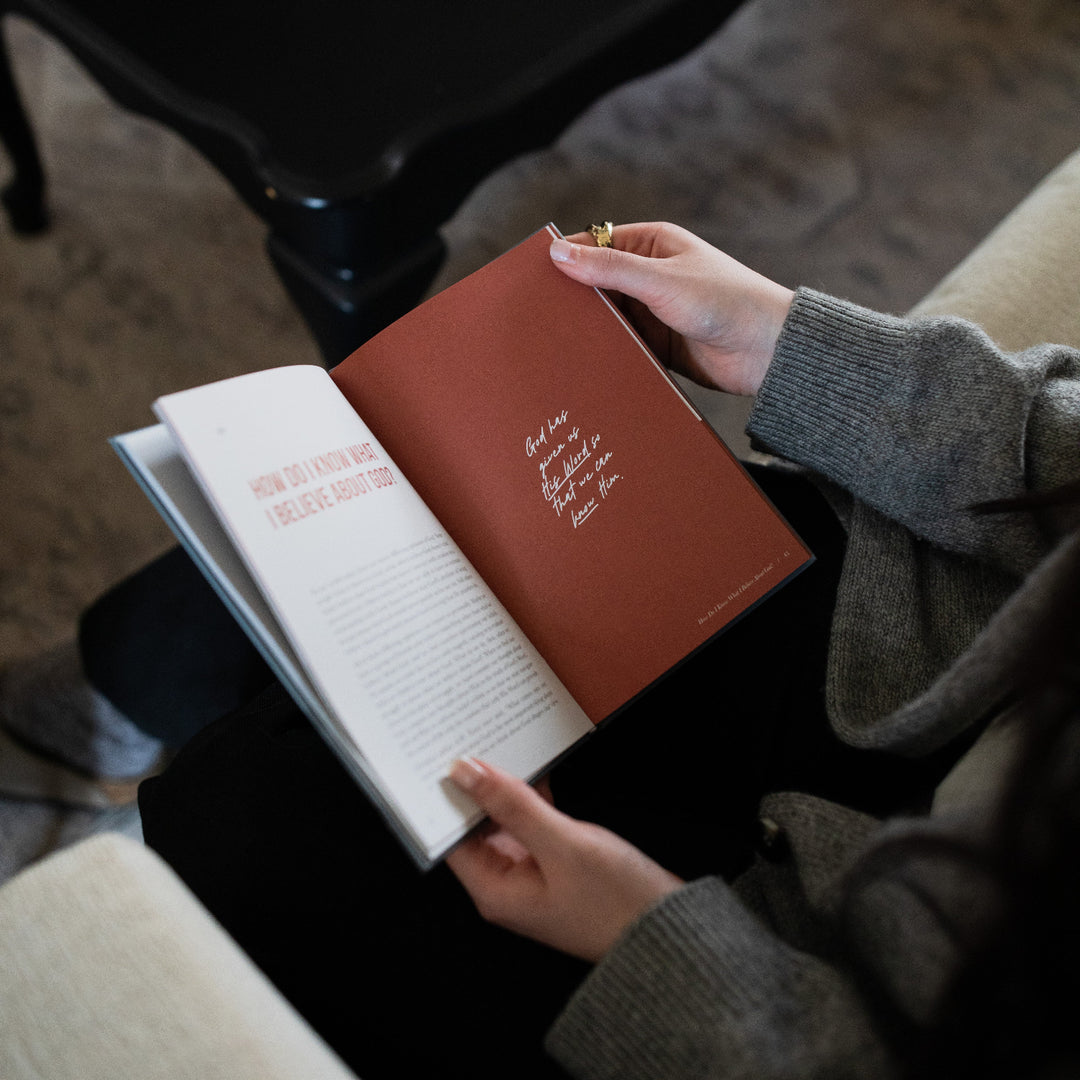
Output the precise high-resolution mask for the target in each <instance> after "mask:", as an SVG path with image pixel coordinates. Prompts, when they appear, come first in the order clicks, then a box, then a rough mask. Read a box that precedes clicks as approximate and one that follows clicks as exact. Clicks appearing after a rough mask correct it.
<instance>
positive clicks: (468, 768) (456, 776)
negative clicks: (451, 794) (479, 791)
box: [447, 757, 484, 791]
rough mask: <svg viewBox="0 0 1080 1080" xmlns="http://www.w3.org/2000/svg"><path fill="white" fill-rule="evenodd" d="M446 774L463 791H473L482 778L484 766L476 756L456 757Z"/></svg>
mask: <svg viewBox="0 0 1080 1080" xmlns="http://www.w3.org/2000/svg"><path fill="white" fill-rule="evenodd" d="M447 775H448V776H449V777H450V779H451V780H453V781H454V783H455V784H457V786H458V787H459V788H461V789H462V790H463V791H474V790H475V789H476V786H477V785H478V784H479V783H480V781H481V780H483V779H484V767H483V765H481V764H480V762H479V761H477V760H476V758H468V757H467V758H458V759H457V761H455V762H454V763H453V765H451V766H450V771H449V773H447Z"/></svg>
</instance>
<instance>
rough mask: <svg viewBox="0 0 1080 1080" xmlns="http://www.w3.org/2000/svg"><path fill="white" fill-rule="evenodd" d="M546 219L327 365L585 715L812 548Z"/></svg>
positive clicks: (784, 574)
mask: <svg viewBox="0 0 1080 1080" xmlns="http://www.w3.org/2000/svg"><path fill="white" fill-rule="evenodd" d="M553 235H555V232H554V230H552V229H551V228H550V227H549V229H547V230H542V231H541V232H539V233H537V234H535V235H534V236H532V237H531V238H529V239H528V240H526V241H525V242H524V243H522V244H520V245H519V246H518V247H516V248H514V249H513V250H512V251H510V252H508V253H507V254H506V255H503V256H501V257H500V258H499V259H497V260H495V262H493V263H490V264H489V265H488V266H486V267H484V268H483V269H482V270H480V271H477V272H476V273H475V274H472V275H471V276H470V277H468V278H465V279H464V280H462V281H461V282H459V283H457V284H456V285H453V286H451V287H450V288H449V289H447V290H446V291H444V292H443V293H440V294H439V295H437V296H435V297H433V298H432V299H431V300H429V301H428V302H427V303H425V304H424V305H422V306H421V307H420V308H418V309H416V310H415V311H413V312H412V313H410V314H409V315H407V316H405V318H403V319H401V320H400V321H399V322H397V323H395V324H394V325H393V326H391V327H389V328H388V329H387V330H385V331H383V332H382V333H381V334H379V335H377V336H376V337H375V338H373V339H372V340H371V341H369V342H368V343H366V344H365V345H364V346H362V347H361V348H360V349H359V350H358V351H357V352H356V353H354V354H353V355H352V356H351V357H349V358H348V359H347V360H346V361H345V362H344V363H342V364H340V365H339V366H338V367H337V368H335V369H334V371H333V372H332V375H333V376H334V379H335V381H336V382H337V383H338V385H339V386H340V387H341V388H342V391H343V393H344V394H345V396H346V397H347V398H348V399H349V401H350V402H351V403H352V404H353V406H354V407H355V408H356V409H357V411H358V412H359V413H360V414H361V415H363V416H364V418H365V420H366V421H367V423H368V424H369V425H370V427H371V429H372V431H374V432H375V434H376V435H377V436H378V437H379V438H380V439H382V440H383V442H384V445H386V446H387V448H388V449H389V451H390V452H391V453H392V454H393V455H394V457H395V459H396V460H397V461H398V464H399V465H400V466H401V468H402V469H403V470H404V471H405V473H406V474H407V475H408V476H409V478H410V480H411V481H412V483H413V484H414V485H415V486H416V488H417V490H418V491H419V492H420V494H421V495H422V497H423V498H424V500H425V501H426V502H427V504H428V505H429V506H430V507H431V508H432V509H433V510H434V511H435V513H436V514H437V516H438V517H439V519H440V520H441V521H442V522H443V524H444V525H445V526H446V527H447V530H448V531H449V532H450V534H451V535H452V536H453V537H454V539H455V541H456V542H457V543H458V545H459V546H460V547H461V548H462V550H463V551H464V552H465V554H466V555H467V556H468V558H469V559H470V561H471V562H472V563H473V564H474V565H475V566H476V567H477V569H478V570H479V571H480V572H481V574H482V575H483V577H484V579H485V580H486V581H487V582H488V583H489V584H490V585H491V586H492V588H493V589H494V591H495V593H496V594H497V595H498V596H499V598H500V600H501V601H502V602H503V604H505V605H506V607H507V609H508V610H509V611H510V612H511V614H512V615H513V616H514V618H515V620H516V621H517V622H518V624H519V625H520V626H521V627H522V628H523V629H524V630H525V631H526V632H527V634H528V635H529V637H530V639H531V640H532V641H533V643H534V644H535V645H536V646H537V648H538V649H539V651H540V652H541V653H542V654H543V655H544V656H545V658H546V659H547V660H548V662H549V663H550V664H551V666H552V668H553V669H554V670H555V672H556V673H557V674H558V676H559V677H560V679H562V681H563V682H564V683H565V684H566V686H567V687H568V688H569V689H570V691H571V693H572V694H573V695H574V697H575V699H576V700H577V701H578V702H579V703H580V704H581V705H582V707H583V708H584V710H585V712H586V713H587V714H588V715H589V717H590V718H591V719H592V720H594V721H595V722H599V721H600V720H602V719H604V718H605V717H607V716H609V715H610V714H612V713H613V712H614V711H616V710H617V709H619V708H620V707H621V706H622V705H624V704H625V703H626V702H627V701H629V700H630V699H631V698H633V697H634V696H635V695H636V694H638V693H640V692H641V691H643V690H644V689H645V688H646V687H647V686H649V685H650V684H651V683H652V682H653V681H655V680H656V679H658V678H660V677H661V676H662V675H663V674H664V673H665V672H666V671H667V670H669V669H670V668H671V667H672V666H673V665H675V664H677V663H678V662H679V661H681V660H682V659H683V658H685V657H686V656H687V655H688V654H689V653H691V652H693V651H694V650H695V649H696V648H698V647H699V646H700V645H702V644H703V643H704V642H705V641H707V640H708V639H709V638H711V637H712V636H713V635H714V634H715V633H716V632H717V631H719V630H720V629H722V628H723V627H724V626H726V625H728V624H729V623H730V622H731V621H732V620H733V619H735V618H738V617H739V616H740V615H742V614H743V613H744V612H746V611H747V610H749V608H751V607H752V606H754V605H755V604H757V603H758V602H760V601H761V600H762V599H763V598H764V597H765V596H767V595H768V594H769V593H770V592H771V591H772V590H773V589H775V588H777V587H778V586H780V585H781V584H783V582H784V581H786V580H788V579H789V578H790V577H791V576H792V575H793V574H794V573H796V572H797V571H798V570H799V569H800V568H801V567H802V566H804V565H806V563H807V562H808V560H809V559H810V555H809V553H808V552H807V550H806V549H805V547H804V546H803V545H802V543H801V542H800V541H799V539H798V537H797V536H796V535H795V534H794V533H793V532H792V531H791V529H790V528H789V527H788V526H787V524H786V523H785V522H784V521H783V520H782V518H780V517H779V515H778V514H777V513H776V512H775V510H774V509H773V507H772V506H771V505H770V504H769V503H768V501H767V500H766V499H765V498H764V496H763V495H762V494H761V492H760V491H759V490H758V488H757V487H756V486H755V485H754V483H753V482H752V480H751V479H750V478H749V476H748V475H747V474H746V472H745V470H744V469H743V468H742V467H741V465H740V464H739V463H738V462H737V461H736V460H735V458H734V457H733V455H732V454H731V453H730V451H728V449H727V447H725V446H724V445H723V443H722V442H721V441H720V440H719V438H718V437H717V436H716V434H715V433H714V432H713V431H712V429H711V428H710V427H709V426H708V425H707V424H706V423H705V422H704V421H703V420H702V419H701V417H700V416H699V415H698V414H697V412H696V411H695V410H694V409H693V408H692V406H691V405H690V404H689V402H688V401H687V400H686V398H685V397H684V396H683V395H682V393H681V392H680V391H679V390H678V388H677V387H676V386H675V384H674V383H673V381H672V380H671V378H670V377H669V375H668V374H667V373H666V372H665V371H664V370H663V368H662V367H661V366H660V365H659V364H658V363H657V362H656V360H655V359H654V358H653V357H652V356H651V354H650V353H649V352H648V350H647V349H646V348H645V346H644V345H643V344H642V343H641V341H640V340H639V339H638V337H637V335H636V334H635V333H634V332H633V331H632V330H631V329H630V327H629V325H628V324H627V323H626V322H625V321H624V320H623V318H622V316H621V315H620V314H619V312H618V311H617V310H616V309H615V308H614V307H613V306H612V305H611V303H610V302H609V301H608V299H607V298H606V297H605V296H604V295H603V294H602V293H600V292H599V291H598V290H595V289H591V288H589V287H587V286H584V285H581V284H579V283H577V282H574V281H572V280H570V279H569V278H567V277H566V276H565V275H564V274H562V273H561V272H560V271H559V270H558V269H557V268H556V267H555V266H554V265H552V263H551V260H550V258H549V256H548V247H549V245H550V242H551V238H552V236H553Z"/></svg>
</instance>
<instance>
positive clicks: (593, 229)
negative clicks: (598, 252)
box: [589, 221, 615, 247]
mask: <svg viewBox="0 0 1080 1080" xmlns="http://www.w3.org/2000/svg"><path fill="white" fill-rule="evenodd" d="M614 231H615V226H614V225H613V224H612V223H611V222H610V221H605V222H604V223H603V224H602V225H590V226H589V232H590V233H592V238H593V239H594V240H595V241H596V246H597V247H611V234H612V233H613V232H614Z"/></svg>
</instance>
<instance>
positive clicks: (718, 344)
mask: <svg viewBox="0 0 1080 1080" xmlns="http://www.w3.org/2000/svg"><path fill="white" fill-rule="evenodd" d="M613 243H614V246H613V247H606V248H601V247H596V246H595V243H594V241H593V240H592V238H591V237H590V236H589V234H588V233H578V234H577V235H575V236H571V237H569V238H568V239H567V240H554V241H553V242H552V244H551V258H552V260H553V261H554V263H555V265H556V266H558V267H559V269H560V270H562V271H563V272H564V273H565V274H567V275H569V276H570V277H572V278H574V279H575V280H577V281H582V282H584V283H586V284H587V285H595V286H598V287H599V288H601V289H608V290H612V291H614V292H619V293H622V294H623V296H624V297H626V298H627V301H628V302H627V303H626V304H625V305H624V306H625V307H626V308H627V314H628V315H629V316H630V318H631V320H632V321H633V323H634V325H635V326H636V327H637V329H638V332H639V333H640V334H641V336H642V337H643V338H644V339H645V341H646V343H647V344H648V346H649V347H650V348H651V349H652V350H653V352H654V353H656V355H657V356H658V357H659V358H660V360H661V361H662V362H664V363H665V364H667V365H668V367H671V368H673V369H674V370H676V371H679V372H681V373H682V374H684V375H686V376H688V377H689V378H691V379H693V380H694V381H695V382H699V383H701V384H702V385H703V386H709V387H713V388H715V389H717V390H724V391H726V392H727V393H730V394H747V395H752V394H756V393H757V391H758V387H760V386H761V381H762V379H763V378H764V377H765V371H766V369H767V368H768V366H769V362H770V361H771V360H772V355H773V351H774V350H775V348H776V341H777V338H778V337H779V335H780V328H781V327H782V326H783V324H784V320H785V319H786V318H787V314H788V311H789V310H790V308H791V300H792V297H793V296H794V293H793V292H792V291H791V290H790V289H785V288H784V287H783V286H782V285H777V284H776V283H775V282H773V281H770V280H769V279H768V278H765V277H762V276H761V275H760V274H757V273H755V272H754V271H753V270H750V269H748V268H747V267H745V266H743V265H742V264H741V263H738V262H736V261H735V260H734V259H732V258H730V257H729V256H727V255H725V254H724V253H723V252H722V251H718V250H717V249H716V248H714V247H713V246H712V245H711V244H707V243H706V242H705V241H704V240H701V239H699V238H698V237H696V236H694V234H693V233H690V232H687V231H686V230H685V229H680V228H679V227H678V226H677V225H669V224H666V223H650V224H643V225H620V226H618V228H616V229H615V231H614V235H613Z"/></svg>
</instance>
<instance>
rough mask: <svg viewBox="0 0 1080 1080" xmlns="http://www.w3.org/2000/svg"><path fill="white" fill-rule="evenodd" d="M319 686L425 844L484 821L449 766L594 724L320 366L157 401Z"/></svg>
mask: <svg viewBox="0 0 1080 1080" xmlns="http://www.w3.org/2000/svg"><path fill="white" fill-rule="evenodd" d="M155 408H156V409H157V411H158V413H159V415H160V416H161V417H162V419H163V420H164V421H165V422H166V424H167V425H168V427H169V429H170V431H171V432H172V434H173V436H174V437H175V438H176V440H177V442H178V444H179V445H180V447H181V449H182V452H183V454H184V457H185V459H186V460H187V461H188V463H189V464H190V465H191V467H192V470H193V472H194V473H195V474H196V476H197V477H198V478H199V481H200V484H201V486H202V487H203V490H204V491H205V493H206V495H207V497H208V500H209V501H210V503H211V504H212V505H213V507H214V508H215V510H216V512H217V514H218V516H219V517H220V518H221V520H222V521H223V523H224V525H225V527H226V529H227V531H228V533H229V534H230V538H231V539H232V541H233V543H234V544H235V546H236V548H237V549H238V550H239V551H240V553H241V555H242V556H243V558H244V561H245V563H246V564H247V566H248V568H249V569H250V571H251V573H252V574H253V576H254V577H255V578H256V579H257V581H258V583H259V586H260V589H261V590H262V592H263V594H264V595H265V597H266V599H267V602H268V604H269V606H270V608H271V609H272V611H273V613H274V615H275V616H276V618H277V620H278V622H279V623H280V625H281V627H282V629H283V630H284V632H285V633H286V635H287V636H288V638H289V641H290V643H291V644H292V646H293V648H294V649H295V651H296V654H297V656H298V657H299V659H300V661H301V662H302V663H303V665H304V667H305V669H306V671H307V672H308V673H309V675H310V677H311V680H312V683H313V684H314V686H315V687H316V688H317V690H318V692H319V694H320V695H321V697H322V698H323V699H324V700H325V701H326V703H327V705H328V706H329V708H330V710H331V711H332V712H333V714H334V715H335V716H336V717H337V719H338V721H339V722H340V724H341V726H342V728H343V729H344V730H345V731H346V732H347V733H348V735H349V737H350V738H351V739H352V740H353V741H354V742H355V743H356V744H357V746H358V747H359V748H360V750H361V752H362V754H363V756H364V758H365V760H366V762H367V763H368V765H369V766H370V769H371V771H372V773H373V775H376V776H377V777H378V778H379V780H380V782H381V786H382V787H383V788H384V789H385V791H386V792H388V793H389V794H388V797H389V798H390V799H392V801H393V802H394V803H395V804H397V806H398V807H399V808H400V811H401V813H402V815H403V816H404V817H405V818H406V820H407V822H408V825H409V827H410V829H411V830H412V831H413V833H414V834H415V836H416V837H417V838H418V839H419V842H420V843H421V845H422V846H423V848H424V849H425V850H426V851H427V852H428V853H429V854H430V853H432V852H438V853H441V852H442V851H443V850H445V848H446V847H447V846H448V845H449V844H451V843H452V842H453V841H454V840H455V839H457V838H458V837H460V836H461V835H463V833H464V831H465V829H466V828H467V827H468V826H469V825H470V824H471V823H473V822H474V821H475V820H476V819H477V816H478V815H477V813H476V809H475V807H473V806H472V805H471V804H470V803H469V802H468V800H466V799H464V798H463V797H462V796H461V795H460V793H458V792H457V791H456V789H454V788H453V786H452V785H450V784H448V783H446V782H445V781H444V780H443V778H444V777H445V774H446V770H447V768H448V767H449V765H450V763H451V761H452V760H453V759H454V758H455V757H458V756H460V755H462V754H476V755H478V756H482V757H485V758H487V759H488V760H491V761H492V762H495V763H497V764H499V765H502V766H503V767H505V768H508V769H510V770H511V771H512V772H514V773H516V774H517V775H520V776H525V777H531V776H533V775H535V774H536V773H538V772H540V771H541V770H542V769H543V768H544V767H545V766H546V765H547V764H548V763H549V762H550V761H551V760H552V759H553V758H555V757H556V756H558V754H559V753H561V752H562V751H564V750H565V749H566V748H567V747H568V746H569V745H571V744H572V743H573V742H574V741H576V740H577V739H578V738H580V737H581V735H582V734H583V733H584V732H585V731H586V730H588V729H589V724H588V721H587V720H586V719H585V717H584V716H583V714H582V713H581V710H580V709H579V707H578V706H577V705H576V704H575V703H574V701H573V699H572V698H571V697H570V695H569V694H568V692H567V691H566V689H565V688H564V687H563V686H562V685H561V684H560V683H559V681H558V679H557V678H555V677H554V676H553V675H552V673H551V671H550V668H549V667H548V665H547V664H546V663H545V662H544V660H543V659H542V658H541V657H540V656H539V655H538V654H537V652H536V650H535V649H534V647H533V646H532V645H531V643H530V642H529V641H528V639H527V637H526V636H525V635H524V634H523V633H522V632H521V630H520V629H519V628H518V627H517V626H516V625H515V624H514V622H513V620H512V619H511V618H510V617H509V616H508V615H507V613H506V612H505V610H504V609H503V608H502V606H501V605H500V604H499V602H498V601H497V600H496V599H495V597H494V596H493V594H492V593H491V590H490V589H489V588H488V587H487V586H486V585H485V584H484V582H483V581H482V580H481V579H480V577H479V576H478V575H477V574H476V572H475V571H474V570H473V568H472V567H471V566H470V565H469V564H468V562H467V560H466V559H465V558H464V557H463V556H462V554H461V552H460V551H459V549H458V548H457V546H456V545H455V544H454V542H453V541H452V540H451V539H450V538H449V537H448V536H447V534H446V532H445V530H444V529H443V528H442V526H441V525H440V524H439V523H438V521H437V520H436V519H435V517H434V516H433V515H432V513H431V511H430V510H429V509H428V508H427V507H426V506H425V505H424V504H423V502H422V501H421V500H420V499H419V498H418V497H417V495H416V493H415V492H414V491H413V489H412V487H411V486H410V485H409V483H408V482H407V481H406V480H405V478H404V476H403V475H402V473H401V471H400V469H399V468H398V466H397V465H396V464H395V463H394V462H393V461H392V460H391V459H390V457H389V456H388V454H387V452H386V450H385V449H384V448H383V446H382V445H381V444H380V443H379V441H378V440H376V439H375V437H374V436H373V435H372V433H371V432H370V430H369V429H368V428H367V427H366V426H365V425H364V424H363V422H362V421H361V420H360V419H359V418H358V417H357V416H356V414H355V413H354V412H353V410H352V409H351V408H350V407H349V406H348V405H347V403H346V402H345V401H344V399H343V398H342V397H341V395H340V393H339V392H338V391H337V390H336V388H335V387H334V384H333V382H332V381H331V380H330V378H329V377H328V375H327V374H326V372H325V371H324V370H323V369H321V368H316V367H294V368H279V369H273V370H271V371H266V372H261V373H258V374H255V375H244V376H240V377H238V378H234V379H228V380H225V381H223V382H219V383H213V384H211V385H209V386H204V387H199V388H197V389H195V390H189V391H184V392H181V393H178V394H172V395H169V396H167V397H165V398H163V399H161V401H159V402H158V404H157V405H156V406H155Z"/></svg>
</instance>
